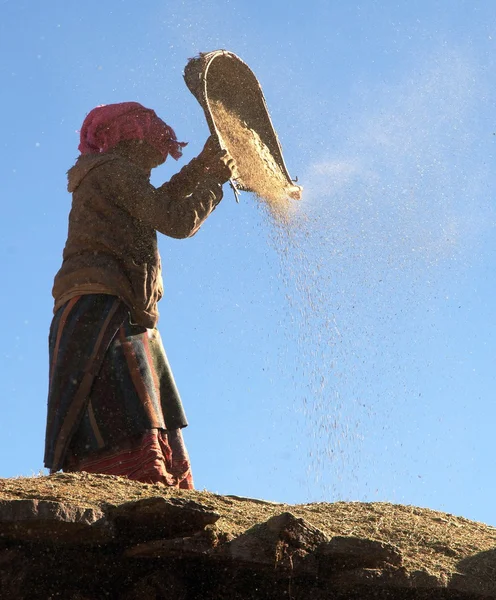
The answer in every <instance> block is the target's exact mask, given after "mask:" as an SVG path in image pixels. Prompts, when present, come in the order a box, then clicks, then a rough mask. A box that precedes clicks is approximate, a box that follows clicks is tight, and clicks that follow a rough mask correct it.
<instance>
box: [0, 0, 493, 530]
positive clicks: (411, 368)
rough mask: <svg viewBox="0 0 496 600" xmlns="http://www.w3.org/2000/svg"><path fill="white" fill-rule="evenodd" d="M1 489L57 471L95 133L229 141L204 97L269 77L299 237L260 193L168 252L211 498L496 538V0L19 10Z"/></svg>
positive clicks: (207, 2) (2, 98)
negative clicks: (458, 522) (433, 523)
mask: <svg viewBox="0 0 496 600" xmlns="http://www.w3.org/2000/svg"><path fill="white" fill-rule="evenodd" d="M0 16H1V18H0V50H1V54H0V56H1V57H2V58H1V59H0V77H1V78H2V87H1V90H0V107H1V115H2V142H0V148H1V153H2V161H1V164H2V171H1V172H2V192H1V205H2V215H3V216H2V219H0V250H1V252H0V256H1V261H2V266H3V288H2V289H3V294H2V295H1V296H0V310H1V314H2V315H3V320H2V325H3V334H4V335H3V345H2V350H1V352H0V374H1V377H0V397H1V399H2V419H1V420H0V434H1V435H0V476H3V477H11V476H16V475H30V474H32V473H37V472H39V471H40V469H41V468H42V454H43V436H44V425H45V409H46V392H47V362H48V359H47V335H48V328H49V324H50V319H51V310H52V298H51V285H52V281H53V276H54V274H55V272H56V271H57V269H58V268H59V266H60V260H61V252H62V248H63V245H64V242H65V235H66V228H67V215H68V211H69V208H70V196H69V195H68V194H67V192H66V189H65V188H66V178H65V173H66V171H67V169H68V168H69V167H70V166H71V165H72V163H73V161H74V159H75V158H76V156H77V144H78V135H77V131H78V130H79V128H80V126H81V123H82V120H83V118H84V116H85V114H86V113H87V112H88V111H89V110H90V109H91V108H93V107H94V106H95V105H97V104H102V103H110V102H119V101H129V100H136V101H139V102H142V103H143V104H144V105H146V106H149V107H152V108H154V109H155V110H156V111H157V113H158V114H159V115H160V116H161V117H162V118H163V119H164V120H166V121H167V122H168V123H169V124H170V125H172V126H173V127H174V129H175V130H176V133H177V135H178V137H179V139H181V140H185V141H188V142H189V145H188V146H187V148H186V149H185V153H184V157H183V159H182V161H181V162H180V163H179V164H178V163H175V162H174V161H171V162H170V163H169V162H167V163H166V165H164V166H163V167H160V168H159V169H157V170H156V173H154V175H153V180H154V181H155V182H156V183H161V182H162V181H164V180H165V179H167V178H168V177H170V175H171V174H172V173H173V172H175V170H177V169H178V168H179V167H180V166H181V165H182V164H184V163H185V162H186V161H187V160H189V159H190V158H192V157H193V156H195V155H196V154H197V153H198V152H199V151H200V149H201V148H202V146H203V143H204V141H205V139H206V137H207V135H208V130H207V126H206V123H205V120H204V117H203V114H202V111H201V109H200V107H199V106H198V104H197V102H196V100H195V99H194V98H193V96H192V95H191V94H190V92H189V91H188V89H187V88H186V86H185V84H184V82H183V80H182V71H183V68H184V66H185V64H186V62H187V60H188V58H189V57H192V56H195V55H196V54H197V53H198V52H200V51H209V50H214V49H217V48H226V49H228V50H231V51H233V52H235V53H237V54H238V55H239V56H240V57H241V58H242V59H243V60H245V61H246V62H247V63H248V64H249V65H250V67H251V68H252V69H253V70H254V72H255V73H256V75H257V77H258V78H259V80H260V82H261V84H262V87H263V89H264V92H265V96H266V99H267V102H268V105H269V109H270V112H271V115H272V118H273V121H274V124H275V126H276V128H277V130H278V133H279V136H280V139H281V141H282V145H283V149H284V154H285V158H286V162H287V164H288V168H289V170H290V172H291V174H292V175H293V176H298V178H299V181H300V183H301V184H302V185H303V186H304V189H305V193H304V196H303V200H302V201H301V203H300V205H299V207H298V209H297V213H296V215H295V216H294V218H293V220H292V224H291V226H290V227H289V229H281V228H278V227H277V226H276V225H275V224H274V223H273V221H272V220H271V219H270V217H269V216H268V215H267V214H266V211H265V210H264V208H263V206H260V205H259V203H258V202H257V201H256V199H254V198H253V197H251V196H250V195H248V194H243V195H242V198H241V203H240V204H239V205H236V203H235V202H234V199H233V197H232V194H231V192H230V190H229V189H228V188H227V187H226V189H225V199H224V200H223V202H222V203H221V205H220V206H219V207H218V209H217V210H216V211H215V213H214V214H213V215H212V216H211V218H210V219H209V220H208V221H207V223H206V224H205V225H204V227H203V228H202V230H201V231H200V232H199V234H198V235H197V236H195V237H194V238H192V239H190V240H181V241H178V240H172V239H167V238H165V237H161V239H160V249H161V253H162V258H163V264H164V280H165V290H166V292H165V297H164V299H163V300H162V302H161V306H160V309H161V320H160V324H159V327H160V331H161V334H162V337H163V339H164V344H165V347H166V351H167V353H168V356H169V359H170V361H171V364H172V367H173V370H174V374H175V377H176V379H177V382H178V386H179V388H180V391H181V394H182V397H183V401H184V404H185V407H186V411H187V414H188V417H189V420H190V427H189V428H188V429H187V431H186V440H187V443H188V447H189V450H190V453H191V456H192V460H193V467H194V474H195V478H196V484H197V486H198V487H199V488H207V489H210V490H212V491H214V492H219V493H234V494H240V495H245V496H255V497H265V498H268V499H272V500H278V501H287V502H291V503H294V502H309V501H320V500H328V501H334V500H339V499H343V500H363V501H372V500H386V501H392V502H401V503H405V504H416V505H420V506H427V507H430V508H434V509H439V510H445V511H447V512H451V513H455V514H459V515H464V516H466V517H468V518H472V519H476V520H481V521H484V522H487V523H489V524H493V525H494V524H496V515H495V513H494V507H493V502H492V496H493V495H494V491H495V486H494V484H493V463H494V460H493V451H494V450H493V449H494V442H493V437H494V436H493V434H492V433H491V432H492V431H493V429H494V423H495V417H496V409H495V406H494V388H495V383H496V381H495V380H496V370H495V368H494V360H495V355H496V352H495V350H496V342H495V336H494V302H493V298H494V296H495V292H496V290H495V284H494V268H495V263H496V244H495V241H494V227H495V211H494V200H493V196H494V189H495V183H496V182H495V176H494V169H493V164H494V145H495V143H496V135H495V133H496V123H495V114H494V106H495V93H494V88H495V85H494V84H495V77H494V67H495V64H494V56H495V48H494V44H495V42H496V28H495V15H494V7H493V6H492V3H490V2H463V1H459V0H455V1H448V0H441V1H437V2H433V1H432V0H430V1H427V0H426V1H423V0H418V1H413V2H390V1H386V0H385V1H383V2H374V1H369V2H362V3H360V4H358V3H347V4H345V3H342V2H334V1H331V0H326V1H317V0H310V1H309V2H305V3H301V2H294V3H282V2H279V0H275V1H274V2H259V1H256V0H252V1H251V2H239V1H238V2H229V1H227V0H202V1H201V2H200V1H194V0H191V1H174V2H169V0H165V1H162V2H158V1H155V0H150V1H149V2H147V3H144V4H143V5H139V6H138V5H137V4H136V3H135V2H131V1H129V0H122V1H120V2H118V1H114V2H108V3H101V2H95V1H93V0H89V1H88V2H86V3H85V4H84V7H83V6H81V5H76V4H72V3H70V4H69V5H68V3H67V2H62V1H60V0H53V1H52V2H50V3H45V4H44V5H43V10H42V9H41V5H40V7H36V8H33V3H31V2H25V1H23V0H17V1H16V2H14V1H13V0H6V1H5V0H4V1H0Z"/></svg>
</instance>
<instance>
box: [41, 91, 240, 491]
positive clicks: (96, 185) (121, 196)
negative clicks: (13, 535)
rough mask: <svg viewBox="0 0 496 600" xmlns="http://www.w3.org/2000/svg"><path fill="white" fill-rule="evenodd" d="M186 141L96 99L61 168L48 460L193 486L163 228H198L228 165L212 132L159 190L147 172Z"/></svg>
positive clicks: (127, 105)
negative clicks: (166, 306)
mask: <svg viewBox="0 0 496 600" xmlns="http://www.w3.org/2000/svg"><path fill="white" fill-rule="evenodd" d="M184 145H185V144H184V143H180V142H178V141H177V139H176V136H175V133H174V131H173V130H172V129H171V128H170V127H169V126H168V125H166V124H165V123H164V122H163V121H162V120H161V119H159V118H158V117H157V116H156V114H155V112H154V111H152V110H150V109H147V108H145V107H143V106H141V104H138V103H137V102H124V103H121V104H111V105H106V106H99V107H97V108H95V109H93V110H92V111H91V112H90V113H89V114H88V116H87V117H86V119H85V121H84V123H83V126H82V128H81V143H80V145H79V150H80V152H81V156H80V157H79V158H78V160H77V161H76V164H75V165H74V166H73V167H72V168H71V169H70V170H69V172H68V179H69V185H68V190H69V192H71V193H72V209H71V212H70V216H69V232H68V237H67V242H66V245H65V249H64V253H63V263H62V266H61V268H60V270H59V272H58V273H57V275H56V277H55V282H54V287H53V296H54V299H55V307H54V318H53V321H52V325H51V328H50V337H49V350H50V383H49V396H48V415H47V429H46V443H45V466H46V467H47V468H49V469H50V470H51V472H55V471H57V470H59V469H64V470H66V471H83V470H84V471H88V472H93V473H109V474H113V475H122V476H126V477H128V478H130V479H135V480H139V481H143V482H155V483H163V484H165V485H171V486H177V487H181V488H189V489H191V488H193V479H192V476H191V469H190V463H189V458H188V454H187V451H186V448H185V446H184V442H183V438H182V433H181V430H182V428H183V427H186V425H187V421H186V417H185V414H184V411H183V407H182V403H181V399H180V396H179V393H178V391H177V388H176V385H175V383H174V378H173V376H172V373H171V370H170V367H169V364H168V362H167V358H166V355H165V352H164V349H163V346H162V342H161V339H160V335H159V333H158V331H157V329H156V325H157V321H158V310H157V302H158V301H159V300H160V298H161V297H162V277H161V262H160V256H159V253H158V248H157V235H156V232H157V231H159V232H160V233H163V234H165V235H168V236H171V237H174V238H186V237H190V236H192V235H194V234H195V233H196V232H197V231H198V229H199V228H200V226H201V224H202V223H203V222H204V221H205V219H206V218H207V217H208V215H209V214H210V213H211V212H212V211H213V210H214V209H215V207H216V206H217V204H218V203H219V202H220V200H221V199H222V184H223V183H225V182H226V181H227V180H229V179H230V178H231V177H233V175H234V162H233V160H232V158H231V157H230V156H229V154H228V153H227V152H225V151H223V150H221V149H220V147H219V146H218V144H217V142H216V140H214V139H213V138H209V139H208V140H207V143H206V144H205V147H204V148H203V150H202V152H201V153H200V155H199V156H198V157H197V158H194V159H193V160H192V161H191V162H190V163H189V164H188V165H187V166H185V167H184V168H183V169H182V170H181V171H180V172H179V173H178V174H177V175H174V176H173V177H172V179H171V180H170V181H169V182H167V183H164V184H163V185H162V186H160V187H158V188H155V187H154V186H152V185H151V184H150V173H151V170H152V169H153V168H154V167H156V166H158V165H160V164H162V163H163V162H165V160H166V158H167V156H168V155H169V154H170V155H171V156H172V157H173V158H175V159H176V160H177V159H178V158H179V157H180V156H181V148H182V147H183V146H184Z"/></svg>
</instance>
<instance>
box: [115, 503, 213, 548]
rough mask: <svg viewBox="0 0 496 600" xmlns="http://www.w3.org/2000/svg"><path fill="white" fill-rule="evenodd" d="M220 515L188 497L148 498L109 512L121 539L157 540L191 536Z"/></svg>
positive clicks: (116, 507) (125, 504)
mask: <svg viewBox="0 0 496 600" xmlns="http://www.w3.org/2000/svg"><path fill="white" fill-rule="evenodd" d="M219 516H220V515H219V514H218V513H216V512H215V511H212V510H211V509H209V508H208V507H206V506H203V505H202V504H200V503H198V502H194V501H193V500H188V499H185V498H177V497H171V498H164V497H162V496H157V497H155V498H153V497H152V498H146V499H144V500H137V501H135V502H126V503H124V504H121V505H119V506H115V507H110V508H109V509H108V510H107V518H108V519H109V521H110V522H112V523H113V524H114V526H115V530H116V536H117V537H121V538H127V539H129V538H139V539H141V540H145V539H157V538H167V537H176V536H181V537H184V536H188V535H191V534H193V533H196V532H198V531H201V530H202V529H204V528H205V527H206V526H207V525H211V524H213V523H215V522H216V521H217V520H218V519H219Z"/></svg>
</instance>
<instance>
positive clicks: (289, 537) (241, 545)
mask: <svg viewBox="0 0 496 600" xmlns="http://www.w3.org/2000/svg"><path fill="white" fill-rule="evenodd" d="M328 540H329V538H328V537H327V536H326V535H325V534H324V533H323V532H322V531H320V530H319V529H317V528H316V527H314V526H313V525H310V523H307V522H306V521H305V520H304V519H301V518H297V517H295V516H294V515H293V514H291V513H290V512H284V513H282V514H280V515H277V516H275V517H272V518H271V519H269V520H268V521H266V522H265V523H261V524H259V525H255V526H254V527H252V528H250V529H249V530H248V531H246V532H245V533H244V534H242V535H240V536H239V537H237V538H235V539H234V540H232V541H231V542H229V543H228V544H225V545H224V546H223V547H222V548H221V549H220V552H219V554H222V555H223V556H228V557H229V558H230V559H231V560H233V561H236V562H239V563H245V564H249V565H263V566H266V567H270V568H273V569H279V570H280V569H287V570H291V571H293V570H304V571H308V572H310V571H311V572H313V571H314V570H315V568H316V565H315V564H314V563H313V562H311V563H310V562H308V563H307V562H305V559H306V558H307V557H308V556H309V554H310V553H312V552H313V551H315V550H316V549H317V548H318V546H319V545H321V544H322V543H324V542H326V541H328Z"/></svg>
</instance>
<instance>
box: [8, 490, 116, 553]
mask: <svg viewBox="0 0 496 600" xmlns="http://www.w3.org/2000/svg"><path fill="white" fill-rule="evenodd" d="M109 529H110V528H109V525H108V523H107V521H106V520H105V518H104V514H103V512H102V511H101V510H99V509H97V508H87V507H80V506H73V505H72V504H68V503H66V502H53V501H51V500H37V499H26V500H0V538H7V539H12V538H13V539H17V540H21V541H33V540H43V541H45V542H46V541H47V540H51V541H59V542H71V541H73V542H75V543H80V542H101V541H103V540H106V539H109V537H110V535H111V531H110V530H109Z"/></svg>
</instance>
